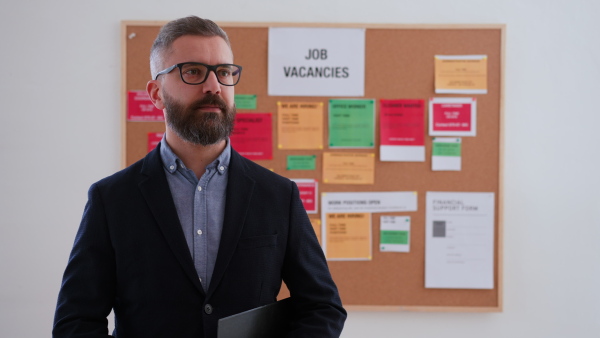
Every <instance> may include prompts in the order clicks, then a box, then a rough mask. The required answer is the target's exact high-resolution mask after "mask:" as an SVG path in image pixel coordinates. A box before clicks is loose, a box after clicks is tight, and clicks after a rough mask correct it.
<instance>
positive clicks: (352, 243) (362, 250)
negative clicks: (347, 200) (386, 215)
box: [326, 213, 371, 260]
mask: <svg viewBox="0 0 600 338" xmlns="http://www.w3.org/2000/svg"><path fill="white" fill-rule="evenodd" d="M326 220H327V227H326V229H327V237H326V238H327V254H326V256H327V259H337V260H346V259H347V260H370V259H371V214H369V213H347V214H327V218H326Z"/></svg>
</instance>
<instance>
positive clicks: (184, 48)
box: [165, 35, 233, 66]
mask: <svg viewBox="0 0 600 338" xmlns="http://www.w3.org/2000/svg"><path fill="white" fill-rule="evenodd" d="M181 62H202V63H206V64H209V65H214V64H219V63H233V53H232V51H231V48H230V47H229V45H227V42H225V40H223V38H221V37H219V36H195V35H184V36H182V37H179V38H177V39H176V40H175V41H173V44H172V45H171V48H169V51H168V52H167V54H166V55H165V66H168V65H173V64H176V63H181Z"/></svg>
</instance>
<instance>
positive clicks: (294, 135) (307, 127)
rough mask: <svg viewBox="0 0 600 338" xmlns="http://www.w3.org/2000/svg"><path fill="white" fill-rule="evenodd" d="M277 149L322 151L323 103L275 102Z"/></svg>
mask: <svg viewBox="0 0 600 338" xmlns="http://www.w3.org/2000/svg"><path fill="white" fill-rule="evenodd" d="M277 114H278V115H277V133H278V135H279V139H278V142H277V148H279V149H323V103H322V102H277Z"/></svg>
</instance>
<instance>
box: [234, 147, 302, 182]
mask: <svg viewBox="0 0 600 338" xmlns="http://www.w3.org/2000/svg"><path fill="white" fill-rule="evenodd" d="M230 165H231V166H233V167H235V168H234V169H242V171H243V173H244V174H246V175H247V176H249V177H250V178H252V179H255V180H257V181H263V180H264V181H268V182H271V184H283V185H292V184H293V182H292V181H291V180H290V179H289V178H287V177H284V176H281V175H279V174H277V173H275V172H273V171H271V170H269V169H267V168H265V167H263V166H261V165H259V164H257V163H255V162H253V161H251V160H249V159H247V158H245V157H243V156H242V155H240V154H239V153H238V152H236V151H235V150H234V149H233V148H232V149H231V163H230ZM236 172H238V170H236Z"/></svg>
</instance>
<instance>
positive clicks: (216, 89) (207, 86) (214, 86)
mask: <svg viewBox="0 0 600 338" xmlns="http://www.w3.org/2000/svg"><path fill="white" fill-rule="evenodd" d="M202 89H203V92H204V93H212V94H219V93H221V84H220V83H219V80H218V79H217V74H216V73H215V72H214V71H209V72H208V78H207V79H206V81H204V83H203V87H202Z"/></svg>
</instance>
